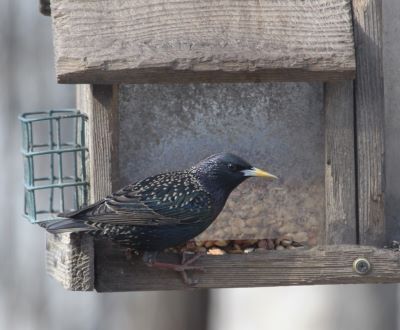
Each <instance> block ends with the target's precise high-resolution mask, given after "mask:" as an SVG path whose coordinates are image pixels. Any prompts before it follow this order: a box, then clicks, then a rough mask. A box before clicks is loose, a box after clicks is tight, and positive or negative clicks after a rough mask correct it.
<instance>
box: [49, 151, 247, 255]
mask: <svg viewBox="0 0 400 330" xmlns="http://www.w3.org/2000/svg"><path fill="white" fill-rule="evenodd" d="M251 168H252V167H251V165H250V164H248V163H247V162H245V161H244V160H242V159H241V158H239V157H237V156H235V155H232V154H218V155H214V156H211V157H209V158H207V159H205V160H203V161H202V162H200V163H199V164H197V165H195V166H193V167H192V168H190V169H188V170H185V171H177V172H169V173H163V174H158V175H155V176H151V177H148V178H146V179H144V180H142V181H139V182H137V183H134V184H131V185H128V186H126V187H124V188H122V189H121V190H119V191H117V192H115V193H113V194H112V195H110V196H108V197H106V198H104V199H103V200H101V201H99V202H97V203H95V204H92V205H90V206H88V207H86V208H84V209H81V210H78V211H75V212H71V213H66V214H60V217H65V218H69V219H64V220H60V221H57V222H53V223H50V224H48V225H47V226H46V229H47V230H48V231H50V232H53V233H58V232H73V231H87V232H90V233H92V234H93V235H95V236H99V237H106V238H109V239H112V240H115V241H119V242H121V243H125V244H127V245H129V246H130V247H132V248H133V249H136V250H146V251H156V250H162V249H165V248H167V247H170V246H174V245H177V244H180V243H183V242H185V241H187V240H189V239H191V238H193V237H195V236H197V235H198V234H200V233H201V232H202V231H204V230H205V229H206V228H207V227H208V226H209V225H210V224H211V223H212V222H213V221H214V220H215V218H216V217H217V216H218V214H219V213H220V212H221V210H222V208H223V206H224V205H225V202H226V200H227V198H228V196H229V194H230V193H231V191H232V190H233V189H234V188H235V187H236V186H237V185H239V184H240V183H241V182H242V181H244V180H245V179H246V176H245V175H244V174H243V170H246V169H251Z"/></svg>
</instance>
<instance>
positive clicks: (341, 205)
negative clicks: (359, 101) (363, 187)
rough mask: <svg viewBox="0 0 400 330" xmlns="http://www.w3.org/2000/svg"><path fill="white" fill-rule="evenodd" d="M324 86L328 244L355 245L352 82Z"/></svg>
mask: <svg viewBox="0 0 400 330" xmlns="http://www.w3.org/2000/svg"><path fill="white" fill-rule="evenodd" d="M324 87H325V88H324V107H325V123H326V125H325V204H326V208H325V210H326V212H325V235H326V244H356V243H357V230H356V227H357V224H356V190H355V154H354V108H353V106H354V102H353V98H354V94H353V82H352V81H344V82H337V83H326V84H325V86H324Z"/></svg>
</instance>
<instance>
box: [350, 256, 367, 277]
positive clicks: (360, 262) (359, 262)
mask: <svg viewBox="0 0 400 330" xmlns="http://www.w3.org/2000/svg"><path fill="white" fill-rule="evenodd" d="M353 270H354V271H355V272H356V273H357V274H359V275H366V274H368V273H369V272H370V271H371V264H370V263H369V261H368V260H367V259H365V258H357V259H356V260H354V262H353Z"/></svg>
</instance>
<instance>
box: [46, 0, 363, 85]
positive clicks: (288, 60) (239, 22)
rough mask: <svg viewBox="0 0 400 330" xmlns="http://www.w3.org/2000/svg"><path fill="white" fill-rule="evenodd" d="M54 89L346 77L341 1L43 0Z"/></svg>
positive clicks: (350, 65)
mask: <svg viewBox="0 0 400 330" xmlns="http://www.w3.org/2000/svg"><path fill="white" fill-rule="evenodd" d="M51 9H52V18H53V31H54V45H55V54H56V70H57V77H58V81H59V82H61V83H108V84H109V83H122V82H124V83H145V82H146V83H157V82H180V83H182V82H193V81H197V82H223V81H226V82H234V81H263V80H264V81H265V80H278V81H292V80H297V81H299V80H305V81H310V80H337V79H352V78H353V77H354V73H355V61H354V42H353V29H352V20H351V5H350V0H306V1H304V0H272V1H271V0H261V1H256V0H245V1H243V0H219V1H197V0H177V1H171V0H151V1H149V0H137V1H124V0H101V1H81V0H53V1H52V2H51Z"/></svg>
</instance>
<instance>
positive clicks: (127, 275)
mask: <svg viewBox="0 0 400 330" xmlns="http://www.w3.org/2000/svg"><path fill="white" fill-rule="evenodd" d="M95 246H96V283H95V287H96V290H97V291H101V292H109V291H136V290H161V289H162V290H165V289H168V290H175V289H185V288H188V287H187V286H185V285H184V283H183V282H182V279H181V277H180V275H179V274H178V273H176V272H174V271H170V270H159V269H153V268H149V267H147V266H146V265H145V264H144V263H143V261H142V260H141V257H134V258H133V259H131V260H129V261H128V260H127V259H126V256H125V253H124V249H123V248H119V247H117V246H110V243H109V242H102V241H98V242H96V244H95ZM359 257H363V258H366V259H367V260H368V261H369V262H370V264H371V266H372V269H371V271H370V272H369V273H368V274H366V275H358V274H357V273H356V272H355V271H354V270H353V262H354V260H356V259H357V258H359ZM157 260H158V261H168V262H179V258H178V255H172V254H162V255H160V256H159V257H158V259H157ZM196 266H201V267H204V269H205V272H203V273H202V272H198V271H194V272H191V273H190V276H191V278H192V279H195V280H198V283H197V284H196V285H195V286H194V287H195V288H228V287H256V286H281V285H310V284H346V283H395V282H399V281H400V253H399V252H393V251H391V250H383V249H377V248H375V247H370V246H357V245H341V246H336V245H334V246H325V247H316V248H313V249H311V250H296V249H295V250H286V251H269V252H267V253H249V254H244V255H243V254H242V255H237V254H229V255H228V254H227V255H222V256H210V255H208V256H204V257H202V258H200V259H199V260H198V261H197V262H196Z"/></svg>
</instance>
